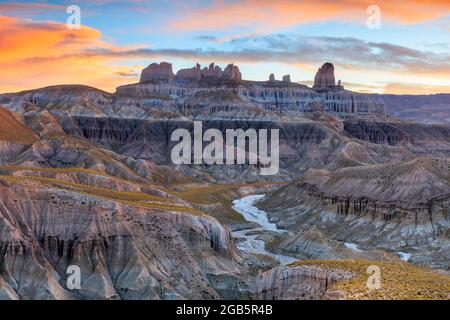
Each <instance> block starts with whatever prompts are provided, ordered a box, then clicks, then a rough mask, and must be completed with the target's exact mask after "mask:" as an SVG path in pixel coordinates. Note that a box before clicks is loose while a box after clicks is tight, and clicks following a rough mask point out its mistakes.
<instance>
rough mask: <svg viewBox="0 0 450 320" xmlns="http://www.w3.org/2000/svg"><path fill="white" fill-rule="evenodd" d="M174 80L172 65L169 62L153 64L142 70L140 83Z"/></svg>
mask: <svg viewBox="0 0 450 320" xmlns="http://www.w3.org/2000/svg"><path fill="white" fill-rule="evenodd" d="M172 79H173V71H172V64H171V63H167V62H161V63H159V64H158V63H152V64H151V65H149V66H148V67H147V68H145V69H144V70H142V73H141V80H140V82H147V81H152V80H165V81H171V80H172Z"/></svg>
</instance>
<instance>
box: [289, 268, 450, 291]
mask: <svg viewBox="0 0 450 320" xmlns="http://www.w3.org/2000/svg"><path fill="white" fill-rule="evenodd" d="M304 265H308V266H317V267H320V268H324V269H339V270H342V271H349V272H351V273H353V274H354V275H355V276H354V277H353V278H352V279H350V280H346V281H341V282H337V283H335V284H334V285H333V286H332V287H331V288H330V289H329V290H330V291H340V292H342V293H344V294H345V297H346V299H370V300H380V299H389V300H390V299H393V300H411V299H415V300H416V299H418V300H430V299H433V300H436V299H439V300H442V299H450V277H449V276H447V275H443V274H439V273H437V272H436V271H434V270H431V269H426V268H421V267H418V266H415V265H412V264H409V263H406V262H400V261H395V262H394V261H393V262H382V261H368V260H309V261H308V260H304V261H297V262H295V263H293V264H291V266H304ZM370 265H376V266H378V267H380V270H381V288H380V289H378V290H376V289H368V288H367V285H366V284H367V280H368V277H369V276H370V274H368V273H366V271H367V267H368V266H370Z"/></svg>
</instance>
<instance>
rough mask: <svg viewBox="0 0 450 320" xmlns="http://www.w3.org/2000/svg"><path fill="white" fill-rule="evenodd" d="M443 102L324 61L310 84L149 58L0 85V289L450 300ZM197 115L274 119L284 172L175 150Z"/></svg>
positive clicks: (209, 123) (234, 120) (245, 123)
mask: <svg viewBox="0 0 450 320" xmlns="http://www.w3.org/2000/svg"><path fill="white" fill-rule="evenodd" d="M449 107H450V95H449V94H442V95H430V96H394V95H377V94H362V93H356V92H352V91H348V90H346V89H345V88H344V87H343V86H342V84H341V82H340V81H336V79H335V75H334V67H333V65H332V64H331V63H326V64H324V65H323V66H322V67H321V68H320V69H319V70H318V72H317V75H316V77H315V79H314V86H313V87H312V88H310V87H307V86H304V85H301V84H297V83H293V82H291V81H290V77H289V76H288V75H286V76H284V77H283V78H282V80H276V79H275V77H274V76H273V75H270V76H269V77H268V80H267V81H259V82H257V81H248V80H243V79H242V75H241V73H240V71H239V68H238V67H237V66H235V65H232V64H230V65H228V66H227V67H225V68H224V69H223V70H222V69H221V68H220V67H218V66H215V65H214V64H211V65H210V66H209V67H205V68H202V67H201V66H200V65H196V66H194V67H193V68H191V69H184V70H180V71H178V72H177V73H176V74H175V73H174V72H173V70H172V65H171V64H170V63H161V64H151V65H150V66H149V67H147V68H146V69H144V70H143V72H142V76H141V81H140V82H139V83H136V84H130V85H127V86H122V87H119V88H117V90H116V92H114V93H108V92H104V91H101V90H98V89H95V88H91V87H86V86H82V85H70V86H53V87H46V88H41V89H36V90H30V91H23V92H18V93H6V94H0V250H1V254H0V299H255V298H259V299H449V298H450V297H449V292H450V276H449V274H450V231H449V227H450V214H449V212H450V126H448V125H447V124H446V122H447V119H446V117H443V116H442V114H441V111H442V110H443V111H442V112H443V113H446V112H448V109H449ZM424 110H437V111H436V112H434V111H433V112H427V111H424ZM193 121H202V122H203V129H204V130H206V129H208V128H215V129H218V130H220V131H221V132H224V131H225V130H226V129H238V128H240V129H244V130H246V129H248V128H253V129H257V130H258V129H279V132H280V141H279V142H280V143H279V144H280V170H279V171H278V173H277V174H275V175H272V176H261V175H259V174H258V168H257V166H255V165H246V164H242V165H206V164H198V165H174V164H173V163H172V161H171V157H170V155H171V150H172V147H173V146H174V144H175V143H174V142H173V141H171V133H172V132H173V131H174V130H175V129H177V128H185V129H187V130H189V131H190V132H192V131H193ZM419 122H420V123H419ZM251 195H253V196H255V195H261V196H259V197H256V198H254V199H253V198H252V199H253V200H254V201H253V200H252V201H248V198H246V197H248V196H251ZM262 195H264V196H262ZM245 199H247V200H245ZM245 201H247V202H245ZM247 214H248V215H247ZM252 214H253V217H254V218H255V219H253V220H252V219H251V217H252ZM71 265H76V266H79V267H80V270H81V275H82V277H81V288H80V289H79V290H71V289H70V288H68V286H67V278H68V274H67V272H66V270H67V268H68V267H69V266H71ZM370 265H377V266H379V267H380V269H381V283H382V286H381V288H380V289H377V290H369V289H368V288H367V287H366V282H367V277H368V276H369V275H368V274H367V273H366V269H367V267H368V266H370Z"/></svg>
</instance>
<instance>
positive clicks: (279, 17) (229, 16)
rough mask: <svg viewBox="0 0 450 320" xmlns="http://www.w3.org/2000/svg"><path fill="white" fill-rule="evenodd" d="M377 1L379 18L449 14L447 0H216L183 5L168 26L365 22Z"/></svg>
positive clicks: (415, 19)
mask: <svg viewBox="0 0 450 320" xmlns="http://www.w3.org/2000/svg"><path fill="white" fill-rule="evenodd" d="M373 4H375V5H378V6H379V7H380V9H381V14H382V19H383V20H387V21H393V22H399V23H403V24H413V23H421V22H426V21H431V20H435V19H439V18H442V17H445V16H448V15H449V12H450V2H449V1H442V2H440V3H439V1H433V0H395V1H392V0H383V1H381V0H379V1H373V0H342V1H335V0H324V1H320V2H319V1H315V0H278V1H272V0H242V1H230V2H226V1H222V0H220V1H219V0H216V1H214V2H213V5H212V6H210V7H208V8H201V9H192V10H189V9H186V10H184V11H183V12H184V13H183V16H182V17H180V16H176V18H175V19H174V20H173V21H172V22H171V23H170V27H171V28H173V29H177V30H184V31H204V30H208V29H209V30H211V29H213V30H225V29H229V28H233V27H248V28H251V29H256V30H258V31H263V30H268V29H269V28H284V27H289V26H293V25H299V24H304V23H311V22H322V21H328V20H336V21H347V22H348V21H350V22H357V23H365V22H366V20H367V18H368V14H367V13H366V10H367V8H368V7H369V6H370V5H373Z"/></svg>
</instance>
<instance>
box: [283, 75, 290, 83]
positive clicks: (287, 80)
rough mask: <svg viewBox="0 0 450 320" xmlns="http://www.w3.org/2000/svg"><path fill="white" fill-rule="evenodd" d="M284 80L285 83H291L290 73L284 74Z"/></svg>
mask: <svg viewBox="0 0 450 320" xmlns="http://www.w3.org/2000/svg"><path fill="white" fill-rule="evenodd" d="M283 82H284V83H291V76H290V75H288V74H287V75H285V76H283Z"/></svg>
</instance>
